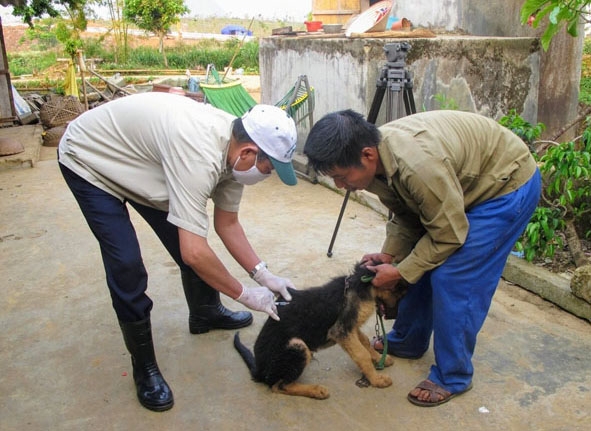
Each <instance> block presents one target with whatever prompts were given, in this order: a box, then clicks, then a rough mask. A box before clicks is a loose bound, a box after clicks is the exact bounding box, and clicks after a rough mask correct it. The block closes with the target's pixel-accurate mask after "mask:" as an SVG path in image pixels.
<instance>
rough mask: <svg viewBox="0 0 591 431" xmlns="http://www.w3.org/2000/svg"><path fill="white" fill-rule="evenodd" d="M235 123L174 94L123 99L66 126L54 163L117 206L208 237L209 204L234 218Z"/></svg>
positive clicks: (237, 197)
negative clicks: (136, 207) (149, 211)
mask: <svg viewBox="0 0 591 431" xmlns="http://www.w3.org/2000/svg"><path fill="white" fill-rule="evenodd" d="M234 118H235V117H234V116H232V115H230V114H228V113H226V112H224V111H222V110H219V109H216V108H213V107H212V106H211V105H205V104H203V103H198V102H195V101H194V100H191V99H190V98H188V97H183V96H179V95H174V94H168V93H158V92H149V93H141V94H136V95H132V96H127V97H124V98H120V99H116V100H113V101H111V102H108V103H106V104H104V105H101V106H99V107H97V108H94V109H91V110H90V111H87V112H85V113H84V114H82V115H81V116H79V117H78V118H76V119H75V120H74V121H73V122H71V123H70V124H69V126H68V128H67V130H66V133H65V134H64V136H63V137H62V139H61V142H60V145H59V149H58V151H59V161H60V163H63V164H64V165H65V166H66V167H68V168H69V169H71V170H72V171H74V172H75V173H76V174H78V175H79V176H81V177H82V178H84V179H86V180H87V181H89V182H90V183H91V184H93V185H95V186H96V187H98V188H100V189H102V190H104V191H105V192H107V193H109V194H111V195H113V196H115V197H117V198H119V199H121V200H122V201H123V200H125V199H129V200H132V201H134V202H137V203H140V204H142V205H146V206H149V207H152V208H156V209H159V210H162V211H167V212H168V213H169V214H168V221H170V222H171V223H172V224H174V225H176V226H178V227H181V228H183V229H185V230H188V231H190V232H193V233H195V234H197V235H200V236H206V235H207V231H208V226H209V220H208V215H207V209H206V208H207V202H208V200H209V199H210V198H211V199H212V200H213V202H214V203H215V205H216V206H218V207H220V208H221V209H223V210H226V211H230V212H237V211H238V207H239V204H240V199H241V197H242V190H243V186H242V185H241V184H239V183H238V182H236V181H235V180H234V179H233V177H232V172H231V169H229V168H228V167H227V166H226V155H227V151H228V146H229V141H230V135H231V123H232V121H233V120H234Z"/></svg>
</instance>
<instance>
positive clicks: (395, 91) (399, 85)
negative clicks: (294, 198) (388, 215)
mask: <svg viewBox="0 0 591 431" xmlns="http://www.w3.org/2000/svg"><path fill="white" fill-rule="evenodd" d="M409 50H410V44H409V43H407V42H401V43H387V44H386V45H385V46H384V51H385V52H386V60H387V61H386V64H385V65H384V66H383V67H382V70H381V71H380V76H379V77H378V79H377V83H376V92H375V95H374V97H373V100H372V102H371V107H370V109H369V114H368V115H367V121H368V122H370V123H372V124H375V123H376V120H377V118H378V114H379V112H380V108H381V106H382V103H383V101H384V96H386V102H387V104H386V122H390V121H393V120H396V119H398V118H400V117H401V116H402V115H401V114H402V112H403V108H404V113H405V115H410V114H414V113H415V112H417V111H416V107H415V101H414V97H413V94H412V79H411V76H410V72H409V71H408V70H407V69H406V55H407V54H408V51H409ZM386 90H387V91H386ZM350 195H351V192H350V191H349V190H347V192H346V193H345V198H344V200H343V204H342V205H341V211H340V213H339V217H338V219H337V223H336V226H335V228H334V232H333V234H332V238H331V240H330V245H329V246H328V252H327V253H326V254H327V256H328V257H332V248H333V246H334V242H335V240H336V237H337V233H338V230H339V227H340V225H341V221H342V219H343V214H344V212H345V208H346V206H347V201H348V200H349V197H350Z"/></svg>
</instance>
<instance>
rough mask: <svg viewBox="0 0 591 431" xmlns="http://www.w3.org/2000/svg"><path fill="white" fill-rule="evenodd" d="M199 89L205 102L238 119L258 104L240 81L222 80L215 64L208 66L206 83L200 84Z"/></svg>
mask: <svg viewBox="0 0 591 431" xmlns="http://www.w3.org/2000/svg"><path fill="white" fill-rule="evenodd" d="M199 87H201V90H202V91H203V94H204V95H205V102H207V103H210V104H211V105H213V106H215V107H216V108H219V109H223V110H224V111H226V112H229V113H230V114H233V115H235V116H237V117H241V116H242V114H244V113H245V112H246V111H248V110H249V109H250V108H252V107H253V106H254V105H256V104H257V102H256V100H254V99H253V98H252V96H251V95H250V94H248V91H246V89H245V88H244V87H243V86H242V83H241V82H240V80H238V79H236V80H231V81H230V80H226V79H223V78H221V77H220V75H219V74H218V71H217V70H216V69H215V67H214V65H213V64H209V65H208V66H207V72H206V75H205V82H201V83H199Z"/></svg>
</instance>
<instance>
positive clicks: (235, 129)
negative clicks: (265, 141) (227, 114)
mask: <svg viewBox="0 0 591 431" xmlns="http://www.w3.org/2000/svg"><path fill="white" fill-rule="evenodd" d="M232 136H234V139H236V142H237V143H239V144H243V143H245V142H254V141H253V140H252V138H251V137H250V136H249V135H248V133H247V132H246V129H245V128H244V124H242V118H241V117H238V118H236V119H234V121H232Z"/></svg>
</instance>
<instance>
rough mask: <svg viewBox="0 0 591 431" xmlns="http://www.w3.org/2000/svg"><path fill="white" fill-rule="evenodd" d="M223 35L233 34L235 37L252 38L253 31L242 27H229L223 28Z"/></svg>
mask: <svg viewBox="0 0 591 431" xmlns="http://www.w3.org/2000/svg"><path fill="white" fill-rule="evenodd" d="M222 34H232V35H235V36H244V35H247V36H252V31H250V30H247V29H245V28H244V27H242V26H241V25H232V24H230V25H227V26H225V27H224V28H222Z"/></svg>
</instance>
